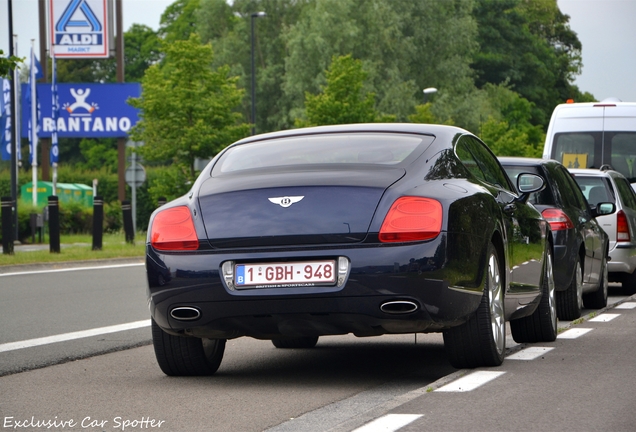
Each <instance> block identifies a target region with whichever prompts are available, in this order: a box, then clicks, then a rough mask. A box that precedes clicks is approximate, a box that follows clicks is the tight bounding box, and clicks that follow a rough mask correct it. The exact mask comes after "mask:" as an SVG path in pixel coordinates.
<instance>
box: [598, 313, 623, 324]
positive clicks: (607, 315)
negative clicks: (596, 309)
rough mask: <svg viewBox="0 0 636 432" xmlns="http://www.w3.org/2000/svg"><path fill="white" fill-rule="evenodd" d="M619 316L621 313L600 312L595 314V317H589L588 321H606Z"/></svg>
mask: <svg viewBox="0 0 636 432" xmlns="http://www.w3.org/2000/svg"><path fill="white" fill-rule="evenodd" d="M619 316H621V314H610V313H604V314H601V315H599V316H596V317H594V318H592V319H590V321H593V322H608V321H611V320H613V319H614V318H616V317H619Z"/></svg>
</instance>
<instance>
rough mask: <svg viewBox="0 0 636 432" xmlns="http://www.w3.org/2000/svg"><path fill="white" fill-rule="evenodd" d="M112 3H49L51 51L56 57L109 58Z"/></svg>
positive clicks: (93, 0)
mask: <svg viewBox="0 0 636 432" xmlns="http://www.w3.org/2000/svg"><path fill="white" fill-rule="evenodd" d="M111 16H112V0H49V44H50V46H49V49H50V52H51V53H52V54H51V56H55V57H57V58H107V57H109V56H110V43H109V42H110V34H111V33H112V32H111V28H112V26H111V25H110V23H111Z"/></svg>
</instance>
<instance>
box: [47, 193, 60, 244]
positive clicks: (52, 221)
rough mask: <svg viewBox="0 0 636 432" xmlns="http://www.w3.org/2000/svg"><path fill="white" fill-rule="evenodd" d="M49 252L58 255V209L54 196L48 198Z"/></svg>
mask: <svg viewBox="0 0 636 432" xmlns="http://www.w3.org/2000/svg"><path fill="white" fill-rule="evenodd" d="M49 252H51V253H60V207H59V205H58V199H57V197H56V196H55V195H51V196H50V197H49Z"/></svg>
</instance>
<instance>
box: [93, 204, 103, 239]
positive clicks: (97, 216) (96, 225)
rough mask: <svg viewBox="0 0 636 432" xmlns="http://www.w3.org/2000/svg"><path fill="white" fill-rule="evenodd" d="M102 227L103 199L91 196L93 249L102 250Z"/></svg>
mask: <svg viewBox="0 0 636 432" xmlns="http://www.w3.org/2000/svg"><path fill="white" fill-rule="evenodd" d="M103 227H104V199H103V198H102V197H101V196H95V197H93V250H102V237H103V231H104V229H103Z"/></svg>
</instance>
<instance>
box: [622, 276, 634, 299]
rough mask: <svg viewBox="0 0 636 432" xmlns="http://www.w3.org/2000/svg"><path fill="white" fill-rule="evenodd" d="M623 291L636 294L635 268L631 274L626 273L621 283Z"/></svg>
mask: <svg viewBox="0 0 636 432" xmlns="http://www.w3.org/2000/svg"><path fill="white" fill-rule="evenodd" d="M621 286H622V287H623V291H624V293H625V294H627V295H632V294H636V270H634V273H632V274H626V275H625V278H624V279H623V282H622V284H621Z"/></svg>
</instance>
